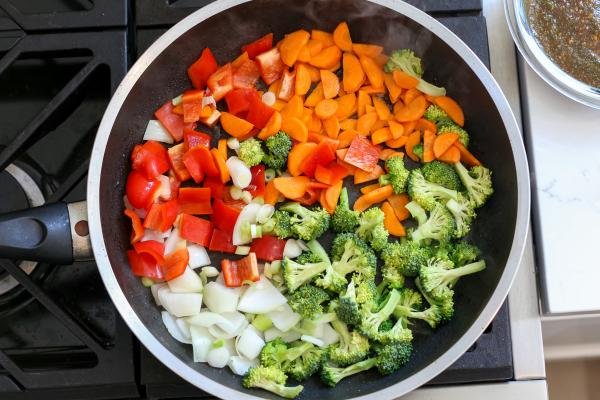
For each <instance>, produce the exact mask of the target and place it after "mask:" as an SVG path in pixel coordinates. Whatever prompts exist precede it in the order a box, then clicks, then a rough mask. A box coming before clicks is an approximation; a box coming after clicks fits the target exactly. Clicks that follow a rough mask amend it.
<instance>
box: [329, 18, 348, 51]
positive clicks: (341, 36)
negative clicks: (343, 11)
mask: <svg viewBox="0 0 600 400" xmlns="http://www.w3.org/2000/svg"><path fill="white" fill-rule="evenodd" d="M333 42H334V43H335V45H336V46H337V47H339V48H340V49H342V50H343V51H352V39H351V38H350V29H349V28H348V24H347V23H346V22H340V24H339V25H338V26H337V27H336V28H335V29H334V30H333Z"/></svg>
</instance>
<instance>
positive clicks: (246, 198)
mask: <svg viewBox="0 0 600 400" xmlns="http://www.w3.org/2000/svg"><path fill="white" fill-rule="evenodd" d="M242 201H243V202H244V203H246V204H250V203H252V193H250V192H249V191H247V190H244V191H242Z"/></svg>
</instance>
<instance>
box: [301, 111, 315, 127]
mask: <svg viewBox="0 0 600 400" xmlns="http://www.w3.org/2000/svg"><path fill="white" fill-rule="evenodd" d="M312 116H313V109H312V108H306V107H303V110H302V118H300V119H301V120H302V122H304V125H306V129H308V126H309V125H310V124H311V122H312Z"/></svg>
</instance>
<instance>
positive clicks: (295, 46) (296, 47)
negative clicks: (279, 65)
mask: <svg viewBox="0 0 600 400" xmlns="http://www.w3.org/2000/svg"><path fill="white" fill-rule="evenodd" d="M308 39H310V33H308V32H307V31H305V30H304V29H300V30H297V31H295V32H292V33H290V34H288V35H286V36H285V38H283V40H282V41H281V45H280V46H279V52H280V53H281V61H283V63H284V64H285V65H287V66H288V67H292V66H294V63H295V62H296V60H297V59H298V54H300V50H302V48H303V47H304V46H305V45H306V43H308Z"/></svg>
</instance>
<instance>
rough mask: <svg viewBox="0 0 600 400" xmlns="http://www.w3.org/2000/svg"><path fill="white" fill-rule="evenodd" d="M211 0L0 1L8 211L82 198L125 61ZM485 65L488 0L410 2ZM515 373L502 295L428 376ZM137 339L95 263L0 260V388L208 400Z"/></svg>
mask: <svg viewBox="0 0 600 400" xmlns="http://www.w3.org/2000/svg"><path fill="white" fill-rule="evenodd" d="M208 3H210V1H209V0H179V1H172V0H137V1H133V0H131V1H129V2H128V1H125V0H98V1H93V2H92V1H91V0H78V1H66V0H52V1H49V0H39V1H37V0H36V1H34V0H29V1H27V2H19V1H16V0H14V1H10V0H9V1H6V0H3V1H0V93H2V96H1V97H0V118H1V120H2V121H3V127H2V130H0V171H2V172H1V173H0V185H2V186H1V187H2V188H3V189H4V190H3V191H2V192H1V193H0V212H7V211H13V210H18V209H22V208H27V207H34V206H37V205H41V204H43V203H45V202H53V201H66V202H71V201H78V200H84V199H85V181H86V174H87V168H88V163H89V156H90V151H91V148H92V144H93V139H94V135H95V132H96V129H97V127H98V124H99V122H100V119H101V117H102V114H103V112H104V109H105V107H106V105H107V104H108V101H109V100H110V97H111V94H112V93H113V92H114V90H115V89H116V87H117V85H118V83H119V82H120V80H121V79H122V78H123V77H124V76H125V73H126V71H127V68H128V67H129V66H130V65H131V62H132V61H133V60H135V59H136V58H137V57H138V56H139V55H141V53H142V52H143V51H144V50H145V49H146V48H147V47H148V46H149V45H150V44H151V43H152V41H154V40H155V39H156V38H157V37H158V36H159V35H160V34H162V33H163V32H164V31H166V30H167V29H168V28H169V27H171V26H172V25H173V24H174V23H176V22H177V21H179V20H180V19H181V18H183V17H185V16H186V15H188V14H189V13H191V12H193V11H195V10H196V9H197V8H199V7H201V6H204V5H206V4H208ZM409 3H412V4H414V5H415V6H417V7H419V8H421V9H423V10H425V11H426V12H428V13H431V14H432V15H434V16H435V17H436V18H438V19H439V20H440V21H441V22H442V23H444V24H445V25H446V26H448V27H449V28H450V29H451V30H453V31H454V32H455V33H457V34H458V35H459V36H460V37H461V38H462V39H463V40H465V42H466V43H467V44H468V45H469V46H471V48H472V49H473V50H474V51H475V52H476V53H477V54H478V55H479V57H480V58H481V59H482V60H483V61H484V62H485V63H486V64H488V65H489V56H488V46H487V37H486V29H485V28H486V27H485V20H484V18H483V17H482V16H481V2H480V1H479V0H411V1H409ZM512 376H513V365H512V353H511V341H510V326H509V319H508V308H507V306H506V304H505V305H504V306H503V307H502V308H501V310H500V312H499V313H498V315H497V316H496V318H495V320H494V321H493V322H492V324H491V325H490V326H489V327H488V329H487V330H486V332H485V333H484V334H483V335H482V337H481V338H480V339H479V340H478V342H477V343H476V344H475V345H474V346H473V347H472V348H471V349H470V350H469V351H468V352H467V353H466V354H465V355H464V356H463V357H461V358H460V359H459V360H458V361H457V362H456V363H455V364H454V365H453V366H451V367H450V368H449V369H448V370H447V371H446V372H444V373H443V374H442V375H440V376H438V377H437V378H436V379H434V381H433V382H431V383H432V384H453V383H465V382H479V381H481V382H483V381H487V382H490V381H505V380H509V379H511V378H512ZM206 396H208V395H207V394H205V393H203V392H202V391H200V390H198V389H196V388H195V387H193V386H192V385H189V384H187V383H185V382H184V381H182V380H181V379H180V378H178V377H177V376H176V375H175V374H173V373H171V372H170V371H169V370H167V369H166V368H165V367H164V366H162V364H160V363H159V362H158V361H157V360H156V359H155V358H154V357H153V356H152V355H151V354H149V353H148V352H147V351H146V350H145V349H144V348H143V347H142V346H140V345H139V343H138V342H137V341H136V340H135V338H134V337H133V335H132V334H131V333H130V332H129V330H128V329H127V327H126V326H125V324H124V322H123V321H122V320H121V318H120V316H119V315H118V312H117V311H116V310H115V308H114V306H113V305H112V303H111V301H110V299H109V297H108V295H107V293H106V292H105V290H104V287H103V285H102V281H101V279H100V277H99V274H98V272H97V270H96V265H95V264H94V263H93V262H78V263H75V264H73V265H60V266H58V265H48V264H42V263H40V264H35V263H32V262H26V261H18V260H0V398H2V399H9V398H11V399H12V398H14V399H37V398H52V399H53V398H60V399H99V398H181V397H206Z"/></svg>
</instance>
